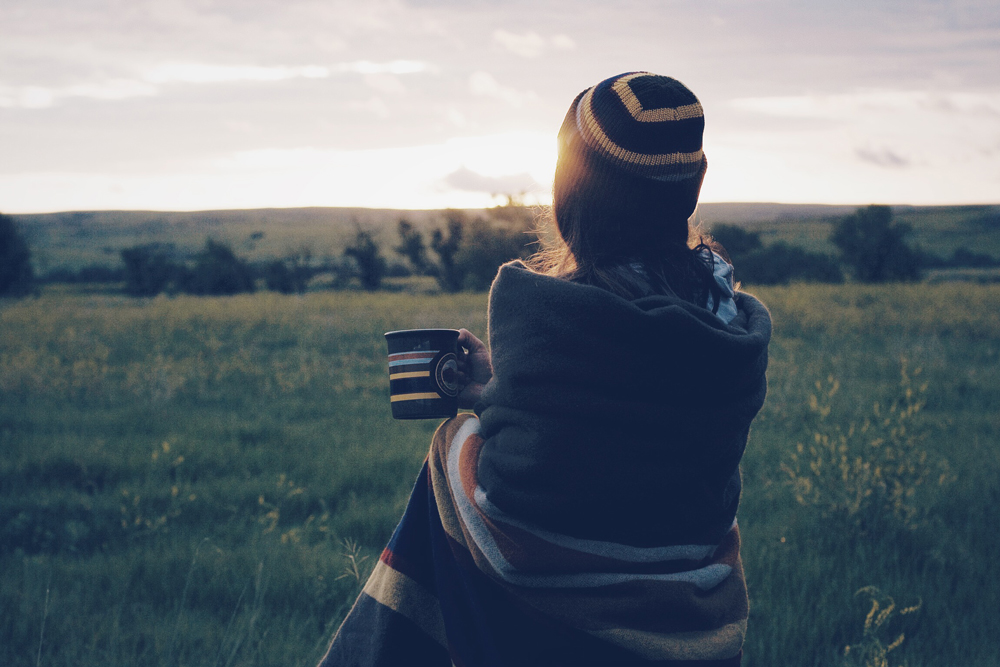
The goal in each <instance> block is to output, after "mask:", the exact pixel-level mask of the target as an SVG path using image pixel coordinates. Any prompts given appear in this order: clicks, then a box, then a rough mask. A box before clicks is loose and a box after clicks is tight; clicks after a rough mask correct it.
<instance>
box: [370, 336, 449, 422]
mask: <svg viewBox="0 0 1000 667" xmlns="http://www.w3.org/2000/svg"><path fill="white" fill-rule="evenodd" d="M385 341H386V344H387V345H388V347H389V395H390V397H389V400H390V404H391V405H392V416H393V417H394V418H396V419H439V418H442V417H443V418H446V419H447V418H451V417H454V416H455V415H456V414H458V393H459V392H460V391H461V387H460V386H459V385H458V355H457V352H458V331H456V330H454V329H405V330H403V331H390V332H388V333H387V334H385Z"/></svg>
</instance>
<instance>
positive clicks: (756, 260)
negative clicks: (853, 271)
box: [733, 241, 844, 285]
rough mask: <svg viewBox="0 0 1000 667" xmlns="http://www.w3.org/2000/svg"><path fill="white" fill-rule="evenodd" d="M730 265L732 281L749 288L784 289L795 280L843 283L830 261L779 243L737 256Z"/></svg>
mask: <svg viewBox="0 0 1000 667" xmlns="http://www.w3.org/2000/svg"><path fill="white" fill-rule="evenodd" d="M733 264H734V266H735V273H736V277H737V278H738V279H739V280H740V281H742V282H747V283H750V284H753V285H787V284H788V283H790V282H792V281H795V280H800V281H804V282H820V283H842V282H844V272H843V271H842V270H841V268H840V264H839V263H838V262H837V261H836V260H835V259H834V258H833V257H830V256H829V255H824V254H822V253H818V252H809V251H807V250H803V249H802V248H798V247H796V246H793V245H790V244H788V243H785V242H783V241H779V242H777V243H773V244H771V245H768V246H764V247H761V248H757V249H756V250H752V251H750V252H747V253H744V254H742V255H738V256H737V257H735V258H734V259H733Z"/></svg>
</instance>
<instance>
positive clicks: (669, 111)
mask: <svg viewBox="0 0 1000 667" xmlns="http://www.w3.org/2000/svg"><path fill="white" fill-rule="evenodd" d="M575 120H576V130H577V131H578V132H579V133H580V136H581V137H582V138H583V141H584V143H586V145H587V146H588V147H589V148H590V150H592V151H594V152H595V153H597V154H598V155H600V156H601V157H603V158H604V159H606V160H608V161H610V162H612V163H613V164H614V165H615V166H616V167H617V168H618V169H621V170H622V171H624V172H627V173H630V174H633V175H635V176H639V177H642V178H650V179H653V180H657V181H667V182H677V181H684V180H687V179H689V178H694V177H696V176H698V175H699V174H700V172H701V170H702V168H703V166H704V164H703V163H704V162H705V154H704V152H703V151H702V147H701V137H702V132H703V131H704V129H705V116H704V113H703V112H702V109H701V103H700V102H698V98H697V97H695V96H694V93H692V92H691V91H690V90H688V89H687V88H686V87H685V86H684V84H682V83H681V82H680V81H677V80H676V79H672V78H670V77H668V76H659V75H656V74H651V73H649V72H630V73H627V74H620V75H618V76H614V77H611V78H610V79H606V80H604V81H602V82H601V83H599V84H597V85H596V86H594V87H592V88H589V89H587V90H586V91H584V93H583V95H582V97H581V98H579V102H578V103H577V105H576V114H575Z"/></svg>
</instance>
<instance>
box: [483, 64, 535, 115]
mask: <svg viewBox="0 0 1000 667" xmlns="http://www.w3.org/2000/svg"><path fill="white" fill-rule="evenodd" d="M469 90H470V91H471V92H472V94H473V95H483V96H485V97H493V98H496V99H498V100H503V101H504V102H506V103H507V104H509V105H510V106H512V107H522V106H524V105H525V104H527V103H528V102H532V101H534V100H536V99H538V95H536V94H535V93H533V92H531V91H526V92H522V91H519V90H516V89H514V88H510V87H508V86H504V85H503V84H501V83H500V82H499V81H497V80H496V79H494V78H493V75H492V74H490V73H489V72H483V71H482V70H480V71H478V72H473V73H472V75H471V76H470V77H469Z"/></svg>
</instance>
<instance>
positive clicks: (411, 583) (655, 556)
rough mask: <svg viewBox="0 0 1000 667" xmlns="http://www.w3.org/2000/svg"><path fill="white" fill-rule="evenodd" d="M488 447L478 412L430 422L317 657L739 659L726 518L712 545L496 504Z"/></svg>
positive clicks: (391, 662)
mask: <svg viewBox="0 0 1000 667" xmlns="http://www.w3.org/2000/svg"><path fill="white" fill-rule="evenodd" d="M483 444H484V439H483V437H482V433H481V424H480V420H479V419H478V418H477V417H476V416H474V415H471V414H463V415H459V416H458V417H457V418H455V419H452V420H449V421H447V422H445V423H444V424H442V425H441V427H440V428H439V429H438V431H437V432H436V434H435V436H434V439H433V443H432V445H431V450H430V453H429V454H428V457H427V460H426V462H425V464H424V467H423V469H422V470H421V472H420V475H419V477H418V479H417V482H416V484H415V486H414V489H413V493H412V494H411V497H410V501H409V504H408V505H407V509H406V512H405V514H404V516H403V519H402V521H400V523H399V525H398V526H397V528H396V531H395V533H394V534H393V536H392V539H391V540H390V542H389V545H388V546H387V547H386V549H385V551H384V552H383V553H382V555H381V557H380V559H379V562H378V564H377V565H376V567H375V570H374V571H373V573H372V575H371V577H370V579H369V580H368V582H367V584H366V585H365V587H364V590H363V591H362V593H361V594H360V595H359V597H358V600H357V602H356V603H355V605H354V607H353V608H352V610H351V611H350V613H349V614H348V616H347V618H346V619H345V620H344V622H343V624H342V625H341V627H340V630H339V631H338V633H337V635H336V637H335V638H334V640H333V642H332V644H331V646H330V648H329V651H328V653H327V655H326V657H325V658H324V660H323V662H322V663H321V665H322V667H332V666H334V665H345V666H346V665H358V666H364V667H389V666H397V665H398V666H411V665H416V666H422V665H428V666H435V665H441V666H448V665H456V666H457V667H479V666H490V665H495V666H497V667H500V666H509V665H518V666H521V665H526V666H527V665H547V666H548V665H567V666H569V665H574V666H577V665H662V666H664V667H667V666H670V667H680V666H682V665H684V666H694V665H699V666H701V667H722V666H723V665H725V666H727V667H733V666H735V665H738V664H739V663H740V656H741V648H742V643H743V636H744V632H745V629H746V619H747V596H746V585H745V582H744V579H743V567H742V564H741V561H740V556H739V530H738V528H737V526H736V524H735V522H734V523H733V524H732V526H731V527H730V529H729V530H728V531H727V532H726V533H725V535H724V536H723V538H722V540H721V541H719V542H717V543H714V544H675V545H670V546H664V547H640V546H633V545H627V544H620V543H614V542H607V541H599V540H591V539H581V538H578V537H572V536H569V535H565V534H559V533H555V532H552V531H550V530H547V529H545V528H542V527H539V526H537V525H534V524H532V523H530V522H527V521H524V520H522V519H518V518H515V517H513V516H510V515H508V514H506V513H505V512H503V511H501V510H500V509H499V508H497V507H496V506H495V505H494V504H493V503H492V502H491V500H490V498H489V494H488V493H487V492H486V491H485V490H484V488H483V486H482V484H481V480H480V479H479V472H478V468H479V465H478V464H479V458H480V456H481V454H482V448H483Z"/></svg>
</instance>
